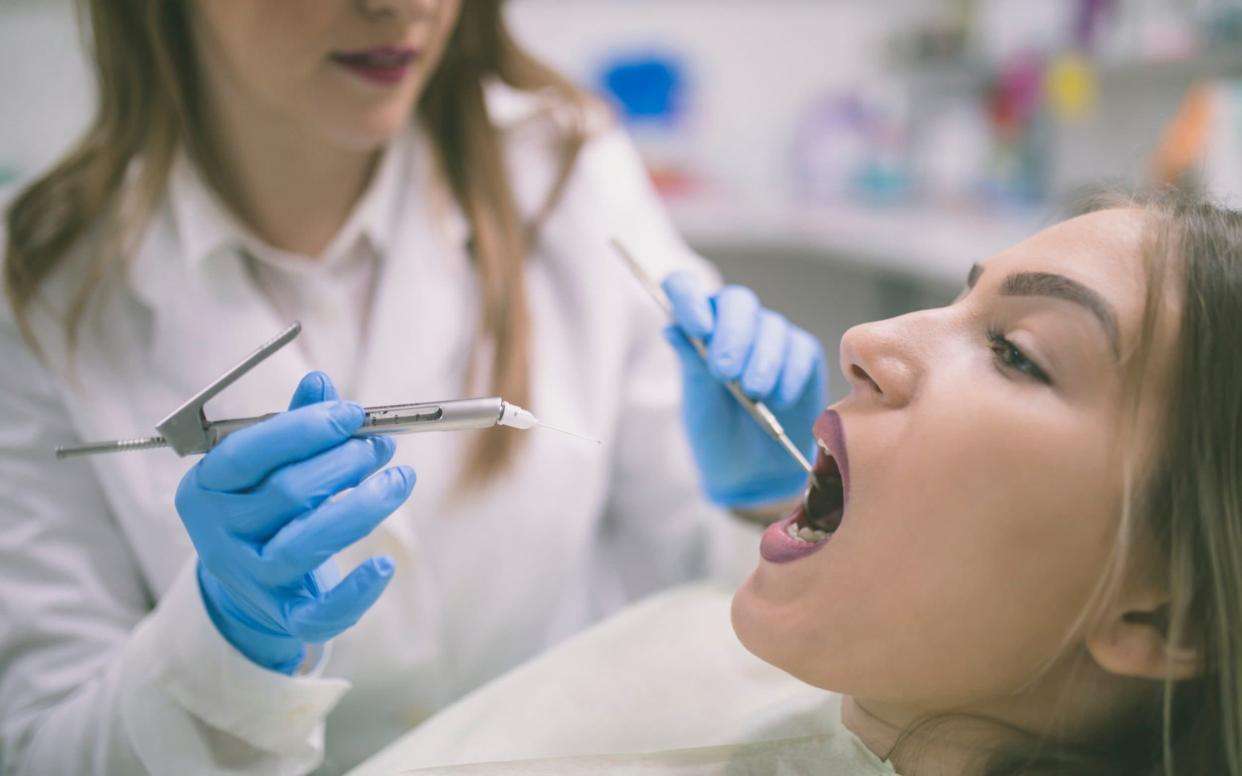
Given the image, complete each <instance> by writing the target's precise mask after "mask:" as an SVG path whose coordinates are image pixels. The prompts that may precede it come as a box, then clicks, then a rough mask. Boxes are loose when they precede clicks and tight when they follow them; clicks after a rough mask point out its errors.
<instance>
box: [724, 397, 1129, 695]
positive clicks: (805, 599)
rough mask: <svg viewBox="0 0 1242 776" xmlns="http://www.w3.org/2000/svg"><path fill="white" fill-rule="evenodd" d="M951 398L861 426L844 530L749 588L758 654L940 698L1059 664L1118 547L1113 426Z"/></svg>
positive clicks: (743, 614) (814, 680)
mask: <svg viewBox="0 0 1242 776" xmlns="http://www.w3.org/2000/svg"><path fill="white" fill-rule="evenodd" d="M959 404H960V403H959ZM937 406H938V407H939V408H940V409H939V411H938V412H937V413H935V414H929V415H927V416H926V417H921V416H919V415H918V414H917V412H915V413H911V414H908V415H902V414H899V413H893V414H891V415H886V416H883V417H876V418H873V419H864V420H862V421H859V422H856V423H855V424H853V425H851V424H850V423H849V420H848V419H847V434H848V435H849V439H850V440H851V443H852V446H851V451H850V457H851V462H852V463H853V464H854V466H853V471H852V475H853V480H854V489H853V491H852V493H851V503H850V505H849V508H848V510H847V512H846V519H845V522H844V523H843V525H842V527H841V529H840V530H839V531H838V533H837V535H836V536H834V537H833V538H832V540H830V542H829V544H828V546H826V547H825V548H824V549H823V550H822V551H821V552H819V553H816V554H815V555H813V556H811V557H809V558H807V559H805V560H804V561H800V562H796V563H793V564H788V566H785V567H782V566H776V565H772V564H763V565H761V567H760V569H759V570H758V571H757V572H756V573H755V575H753V576H752V578H751V579H750V580H749V581H748V582H747V583H746V585H744V586H743V588H742V589H741V590H740V591H739V593H738V596H737V598H736V599H735V608H734V616H735V623H736V625H737V630H738V634H739V637H740V638H741V639H742V641H743V643H744V644H746V645H747V647H748V648H750V649H751V650H752V651H753V652H756V654H759V656H760V657H763V658H765V659H767V660H769V662H773V663H775V664H776V665H778V666H780V667H782V668H784V669H785V670H787V671H790V672H791V673H793V674H794V675H796V676H798V677H799V678H801V679H803V680H805V681H808V682H809V683H811V684H814V685H817V686H820V687H825V688H828V689H833V690H837V691H839V692H844V693H847V694H851V695H857V696H860V697H870V698H875V699H887V700H902V701H906V702H910V701H916V702H921V703H928V704H942V703H943V704H954V703H965V702H969V701H970V700H973V699H977V698H979V697H982V696H986V695H989V694H992V693H998V692H1001V693H1003V692H1007V691H1009V690H1011V689H1013V688H1014V687H1016V686H1017V685H1019V684H1021V682H1023V681H1024V680H1026V679H1027V678H1029V676H1030V675H1031V673H1032V672H1033V671H1035V670H1036V669H1037V668H1038V667H1039V666H1040V664H1041V663H1042V662H1043V661H1044V660H1046V659H1049V658H1051V657H1053V656H1054V655H1055V654H1056V652H1057V650H1058V649H1059V648H1060V646H1061V644H1062V643H1063V639H1064V637H1065V636H1066V635H1067V631H1068V629H1069V628H1070V627H1071V626H1072V624H1073V623H1074V621H1075V619H1076V617H1077V616H1078V615H1079V614H1080V613H1081V611H1082V607H1083V605H1084V604H1085V602H1086V599H1087V597H1088V595H1089V593H1090V591H1091V590H1092V588H1093V586H1094V584H1095V582H1096V580H1097V579H1098V578H1099V573H1100V571H1101V567H1102V565H1103V562H1104V559H1105V558H1106V556H1107V552H1108V548H1109V546H1110V542H1111V540H1112V525H1113V521H1112V516H1113V515H1115V514H1116V508H1117V503H1118V499H1117V487H1115V486H1113V485H1109V483H1116V482H1117V474H1116V470H1115V468H1114V467H1113V466H1112V465H1111V463H1110V460H1111V456H1110V453H1109V448H1110V446H1109V445H1108V444H1107V442H1106V440H1107V438H1108V436H1107V435H1108V434H1111V433H1112V432H1111V430H1107V429H1104V428H1100V427H1099V421H1098V420H1092V418H1091V417H1087V416H1074V415H1071V414H1067V413H1066V412H1058V411H1053V410H1048V411H1038V412H1034V411H1033V412H1031V413H1030V414H1029V415H1027V414H1025V413H1024V412H1022V411H1019V412H1017V413H1015V410H1014V407H1013V406H1012V405H1010V404H1003V403H1002V404H998V405H997V406H994V407H988V406H986V404H984V403H982V402H981V401H980V400H979V399H978V396H977V395H974V396H972V401H971V403H970V406H969V407H967V406H956V405H955V403H954V402H952V401H949V402H945V403H942V404H939V405H937ZM1050 406H1052V405H1050ZM1044 409H1045V410H1047V408H1044ZM950 421H951V422H950ZM1093 424H1094V425H1093ZM886 439H887V440H897V442H896V443H894V444H891V445H885V444H884V443H883V442H882V440H886Z"/></svg>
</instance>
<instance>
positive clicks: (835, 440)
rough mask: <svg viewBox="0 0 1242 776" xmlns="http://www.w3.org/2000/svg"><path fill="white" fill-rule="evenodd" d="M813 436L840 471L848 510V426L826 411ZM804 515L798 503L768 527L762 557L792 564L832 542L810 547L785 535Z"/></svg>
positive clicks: (761, 550)
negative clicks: (846, 443)
mask: <svg viewBox="0 0 1242 776" xmlns="http://www.w3.org/2000/svg"><path fill="white" fill-rule="evenodd" d="M813 433H814V435H815V440H816V442H817V443H818V444H819V445H820V446H821V447H822V448H823V450H824V451H826V452H827V453H828V454H829V455H831V456H832V457H833V459H834V460H835V461H836V463H837V469H838V470H839V471H840V473H841V492H842V497H843V506H842V509H845V508H846V507H848V505H849V499H850V466H849V457H848V455H847V453H846V449H845V427H844V425H843V424H842V423H841V416H840V415H838V414H837V412H836V410H825V411H824V413H823V414H822V415H820V416H819V419H818V420H816V421H815V427H814V430H813ZM821 457H822V454H821ZM817 463H818V461H817ZM802 515H803V506H802V504H799V505H798V506H797V507H796V508H795V509H794V510H793V512H791V513H790V514H789V516H788V517H786V518H784V519H783V520H778V521H777V522H775V523H773V524H772V525H770V526H768V527H767V529H766V530H765V531H764V532H763V538H762V539H761V540H760V542H759V555H760V557H762V558H763V559H764V560H766V561H768V562H769V563H792V562H793V561H795V560H801V559H802V558H805V557H807V556H808V555H813V554H814V553H816V552H818V551H819V550H821V549H823V548H824V547H826V546H827V545H828V544H829V542H831V541H832V539H831V538H830V539H828V540H826V541H822V542H819V543H817V544H811V543H809V542H801V541H798V540H797V539H794V538H792V537H790V536H789V534H787V533H785V531H786V529H788V528H789V526H790V525H792V524H793V523H795V522H797V521H798V520H799V519H800V518H801V517H802Z"/></svg>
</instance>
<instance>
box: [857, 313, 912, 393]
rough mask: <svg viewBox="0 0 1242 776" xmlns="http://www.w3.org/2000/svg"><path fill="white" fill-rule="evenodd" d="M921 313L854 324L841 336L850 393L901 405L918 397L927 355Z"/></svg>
mask: <svg viewBox="0 0 1242 776" xmlns="http://www.w3.org/2000/svg"><path fill="white" fill-rule="evenodd" d="M917 317H918V314H911V315H905V316H902V317H900V318H892V319H889V320H886V321H877V322H875V323H864V324H861V325H859V326H854V327H853V328H851V329H850V330H849V331H847V332H845V336H844V337H842V338H841V349H840V352H841V372H842V373H843V374H844V375H845V379H846V380H847V381H849V384H850V392H851V393H857V394H859V395H860V396H865V397H868V398H870V399H872V400H878V401H879V402H880V403H882V404H883V405H884V406H886V407H891V408H899V407H904V406H906V405H907V404H909V403H910V401H911V400H912V399H913V398H914V396H915V393H916V391H917V390H918V385H919V382H920V379H921V377H922V374H923V369H924V364H923V358H924V355H923V353H922V351H923V350H924V348H923V346H922V345H921V344H920V338H921V337H923V336H926V334H925V332H924V331H923V328H924V327H920V326H919V325H918V320H917Z"/></svg>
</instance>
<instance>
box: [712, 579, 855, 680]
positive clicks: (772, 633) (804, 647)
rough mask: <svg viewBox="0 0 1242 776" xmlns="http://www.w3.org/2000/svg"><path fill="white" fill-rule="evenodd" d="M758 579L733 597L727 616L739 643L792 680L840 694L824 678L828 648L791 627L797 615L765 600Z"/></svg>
mask: <svg viewBox="0 0 1242 776" xmlns="http://www.w3.org/2000/svg"><path fill="white" fill-rule="evenodd" d="M759 576H760V575H759V572H758V571H756V573H754V574H752V575H751V576H750V577H749V578H748V579H747V580H746V581H745V582H743V583H742V586H741V587H739V588H738V590H737V592H736V593H734V594H733V604H732V606H731V608H730V615H731V620H732V623H733V632H734V634H736V635H737V639H738V641H740V642H741V643H742V646H744V647H745V648H746V650H747V651H748V652H750V653H751V654H752V655H754V656H755V657H757V658H759V659H760V660H762V661H763V662H765V663H768V664H769V665H772V666H775V667H776V668H779V669H781V670H782V671H784V672H786V673H787V674H789V675H790V676H793V677H794V678H795V679H798V680H800V681H803V682H806V683H807V684H809V685H811V686H813V687H819V688H820V689H823V690H831V691H836V692H840V691H841V689H840V687H839V686H838V684H839V683H837V682H834V681H832V680H831V677H830V676H826V675H825V669H830V668H831V666H829V665H826V664H825V663H826V661H825V660H824V658H825V653H826V652H827V651H828V650H829V647H828V646H827V645H823V644H817V643H816V639H815V638H814V635H813V634H810V633H806V632H801V631H799V630H798V629H797V628H791V627H790V626H791V625H794V624H795V623H797V622H798V621H799V619H800V616H799V613H798V612H796V611H793V610H790V611H782V610H781V607H780V606H778V605H774V602H772V601H769V600H767V599H766V598H765V596H764V594H763V591H762V590H761V589H758V588H762V584H761V580H760V579H759ZM794 608H796V605H795V607H794ZM829 673H830V671H829Z"/></svg>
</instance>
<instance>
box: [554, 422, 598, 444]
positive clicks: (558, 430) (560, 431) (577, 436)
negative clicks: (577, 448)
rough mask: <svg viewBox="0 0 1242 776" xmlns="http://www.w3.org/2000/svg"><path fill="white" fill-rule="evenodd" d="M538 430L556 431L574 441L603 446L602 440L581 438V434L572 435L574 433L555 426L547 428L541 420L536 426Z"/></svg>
mask: <svg viewBox="0 0 1242 776" xmlns="http://www.w3.org/2000/svg"><path fill="white" fill-rule="evenodd" d="M538 428H546V429H548V430H549V431H557V432H559V433H561V434H565V435H567V436H571V437H574V438H575V439H581V440H582V441H584V442H594V443H595V444H597V445H602V444H604V443H603V441H602V440H599V439H592V438H591V437H588V436H583V435H582V434H575V433H574V432H572V431H566V430H565V429H563V428H557V427H556V426H549V425H548V424H547V423H544V422H543V421H542V420H541V421H539V426H538Z"/></svg>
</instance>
